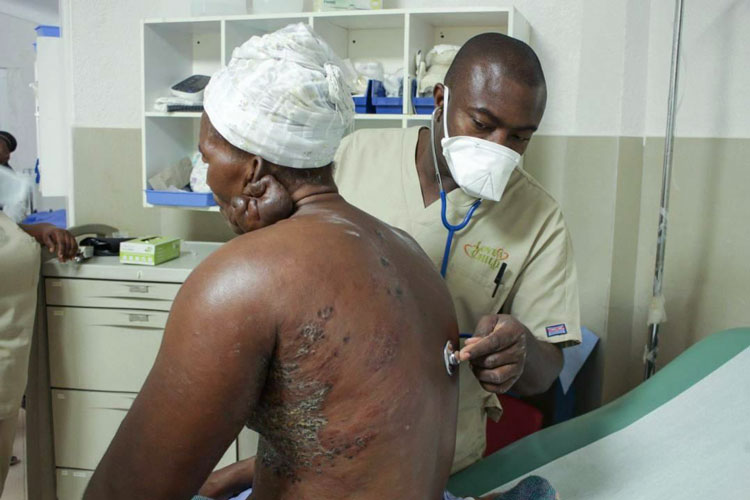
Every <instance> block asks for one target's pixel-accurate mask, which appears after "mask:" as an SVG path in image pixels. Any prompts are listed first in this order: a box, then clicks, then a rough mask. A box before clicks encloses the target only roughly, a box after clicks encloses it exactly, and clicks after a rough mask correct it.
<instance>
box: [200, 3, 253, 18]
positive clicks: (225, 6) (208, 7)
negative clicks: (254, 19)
mask: <svg viewBox="0 0 750 500" xmlns="http://www.w3.org/2000/svg"><path fill="white" fill-rule="evenodd" d="M251 1H252V0H192V4H191V9H190V11H191V12H192V14H193V15H194V16H226V15H235V14H247V12H248V8H249V4H250V2H251Z"/></svg>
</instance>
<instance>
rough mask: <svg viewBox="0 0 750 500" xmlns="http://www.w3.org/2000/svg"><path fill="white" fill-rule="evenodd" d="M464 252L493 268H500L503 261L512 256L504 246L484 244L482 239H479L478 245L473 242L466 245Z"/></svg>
mask: <svg viewBox="0 0 750 500" xmlns="http://www.w3.org/2000/svg"><path fill="white" fill-rule="evenodd" d="M464 253H465V254H466V255H467V256H468V257H469V258H471V259H474V260H477V261H479V262H481V263H482V264H485V265H486V266H489V268H490V269H493V270H497V269H499V268H500V264H501V263H502V261H504V260H506V259H507V258H508V257H510V254H509V253H508V252H506V251H505V250H504V249H503V248H499V247H489V246H482V242H481V241H478V242H477V243H476V245H472V244H471V243H467V244H466V245H464Z"/></svg>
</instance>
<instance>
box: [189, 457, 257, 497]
mask: <svg viewBox="0 0 750 500" xmlns="http://www.w3.org/2000/svg"><path fill="white" fill-rule="evenodd" d="M254 477H255V457H250V458H248V459H245V460H240V461H239V462H237V463H234V464H232V465H229V466H227V467H224V468H223V469H219V470H217V471H214V472H212V473H211V475H210V476H208V479H206V482H205V483H203V486H202V487H201V489H200V491H199V492H198V494H199V495H202V496H204V497H208V498H213V499H214V500H226V499H228V498H231V497H233V496H236V495H238V494H240V493H242V492H243V491H245V490H246V489H248V488H250V487H251V486H252V485H253V478H254Z"/></svg>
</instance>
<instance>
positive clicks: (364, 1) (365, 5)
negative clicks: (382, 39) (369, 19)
mask: <svg viewBox="0 0 750 500" xmlns="http://www.w3.org/2000/svg"><path fill="white" fill-rule="evenodd" d="M382 8H383V0H314V1H313V10H315V11H318V12H319V11H329V10H377V9H382Z"/></svg>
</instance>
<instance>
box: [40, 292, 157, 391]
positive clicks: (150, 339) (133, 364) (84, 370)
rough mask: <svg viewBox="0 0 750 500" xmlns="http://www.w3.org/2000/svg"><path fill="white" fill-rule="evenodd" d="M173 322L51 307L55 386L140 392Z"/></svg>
mask: <svg viewBox="0 0 750 500" xmlns="http://www.w3.org/2000/svg"><path fill="white" fill-rule="evenodd" d="M168 316H169V314H168V313H166V312H161V311H144V310H137V309H129V310H123V309H87V308H78V307H52V306H50V307H47V336H48V338H49V365H50V385H51V386H52V387H55V388H58V389H61V388H62V389H88V390H98V391H121V392H138V391H140V390H141V386H142V385H143V382H144V381H145V380H146V376H147V375H148V373H149V371H150V370H151V366H152V365H153V364H154V360H155V359H156V354H157V352H158V351H159V345H160V344H161V338H162V334H163V332H164V326H165V325H166V323H167V317H168Z"/></svg>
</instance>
